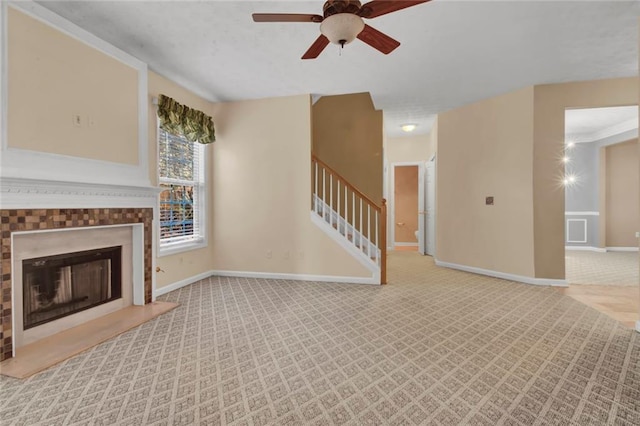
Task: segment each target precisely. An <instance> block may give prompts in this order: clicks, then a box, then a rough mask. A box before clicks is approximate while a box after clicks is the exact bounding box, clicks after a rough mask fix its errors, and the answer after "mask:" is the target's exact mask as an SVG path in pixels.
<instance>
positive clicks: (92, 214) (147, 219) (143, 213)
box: [0, 208, 153, 361]
mask: <svg viewBox="0 0 640 426" xmlns="http://www.w3.org/2000/svg"><path fill="white" fill-rule="evenodd" d="M0 221H1V222H0V236H1V238H2V241H1V244H2V249H1V252H2V262H1V263H0V276H1V277H2V300H0V303H1V304H0V312H1V313H2V315H1V316H0V342H1V348H0V361H3V360H5V359H8V358H11V357H12V350H13V343H12V341H13V339H12V310H11V292H12V289H11V281H12V280H11V268H12V266H11V264H12V259H11V234H12V233H13V232H17V231H37V230H53V229H65V228H84V227H91V226H108V225H126V224H138V223H142V224H143V225H144V300H145V303H150V302H151V300H152V261H153V258H152V228H151V227H152V223H153V208H86V209H79V208H70V209H10V210H0Z"/></svg>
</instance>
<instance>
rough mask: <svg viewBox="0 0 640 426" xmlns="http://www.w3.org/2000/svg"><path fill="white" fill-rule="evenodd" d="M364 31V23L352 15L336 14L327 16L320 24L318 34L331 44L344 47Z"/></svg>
mask: <svg viewBox="0 0 640 426" xmlns="http://www.w3.org/2000/svg"><path fill="white" fill-rule="evenodd" d="M362 30H364V21H363V20H362V18H361V17H359V16H358V15H354V14H353V13H337V14H335V15H331V16H328V17H326V18H325V19H324V21H322V24H320V32H321V33H322V34H323V35H324V36H325V37H326V38H328V39H329V41H330V42H331V43H333V44H339V45H340V46H342V47H344V46H345V44H349V43H351V42H352V41H353V40H355V39H356V37H358V34H360V33H361V32H362Z"/></svg>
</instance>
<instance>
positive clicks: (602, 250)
mask: <svg viewBox="0 0 640 426" xmlns="http://www.w3.org/2000/svg"><path fill="white" fill-rule="evenodd" d="M564 249H565V250H574V251H596V252H598V253H606V252H607V249H606V248H602V247H592V246H565V248H564Z"/></svg>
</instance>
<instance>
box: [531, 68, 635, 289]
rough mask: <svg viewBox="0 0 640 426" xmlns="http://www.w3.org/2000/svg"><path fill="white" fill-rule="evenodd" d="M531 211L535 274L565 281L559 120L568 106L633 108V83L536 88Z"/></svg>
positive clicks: (623, 80)
mask: <svg viewBox="0 0 640 426" xmlns="http://www.w3.org/2000/svg"><path fill="white" fill-rule="evenodd" d="M534 102H535V106H534V114H535V128H534V145H533V147H534V152H533V188H534V192H533V197H534V198H533V201H534V203H533V207H534V244H535V276H536V277H537V278H550V279H562V278H564V273H565V265H564V199H565V197H564V187H563V186H562V185H561V180H562V175H563V173H564V166H563V165H562V163H561V161H560V160H559V159H560V158H562V152H563V148H564V131H565V129H564V116H565V109H567V108H599V107H612V106H624V105H637V104H638V79H637V78H636V77H631V78H618V79H609V80H596V81H585V82H576V83H563V84H550V85H542V86H536V87H535V94H534Z"/></svg>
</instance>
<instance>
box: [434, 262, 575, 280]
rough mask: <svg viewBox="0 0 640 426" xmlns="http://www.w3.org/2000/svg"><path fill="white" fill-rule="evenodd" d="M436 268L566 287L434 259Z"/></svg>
mask: <svg viewBox="0 0 640 426" xmlns="http://www.w3.org/2000/svg"><path fill="white" fill-rule="evenodd" d="M436 265H437V266H443V267H445V268H451V269H457V270H459V271H465V272H471V273H474V274H479V275H486V276H489V277H494V278H501V279H503V280H509V281H517V282H521V283H525V284H533V285H547V286H553V287H568V286H569V284H567V281H566V280H554V279H547V278H533V277H525V276H524V275H515V274H508V273H505V272H498V271H491V270H489V269H482V268H476V267H473V266H466V265H458V264H456V263H449V262H442V261H440V260H437V259H436Z"/></svg>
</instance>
